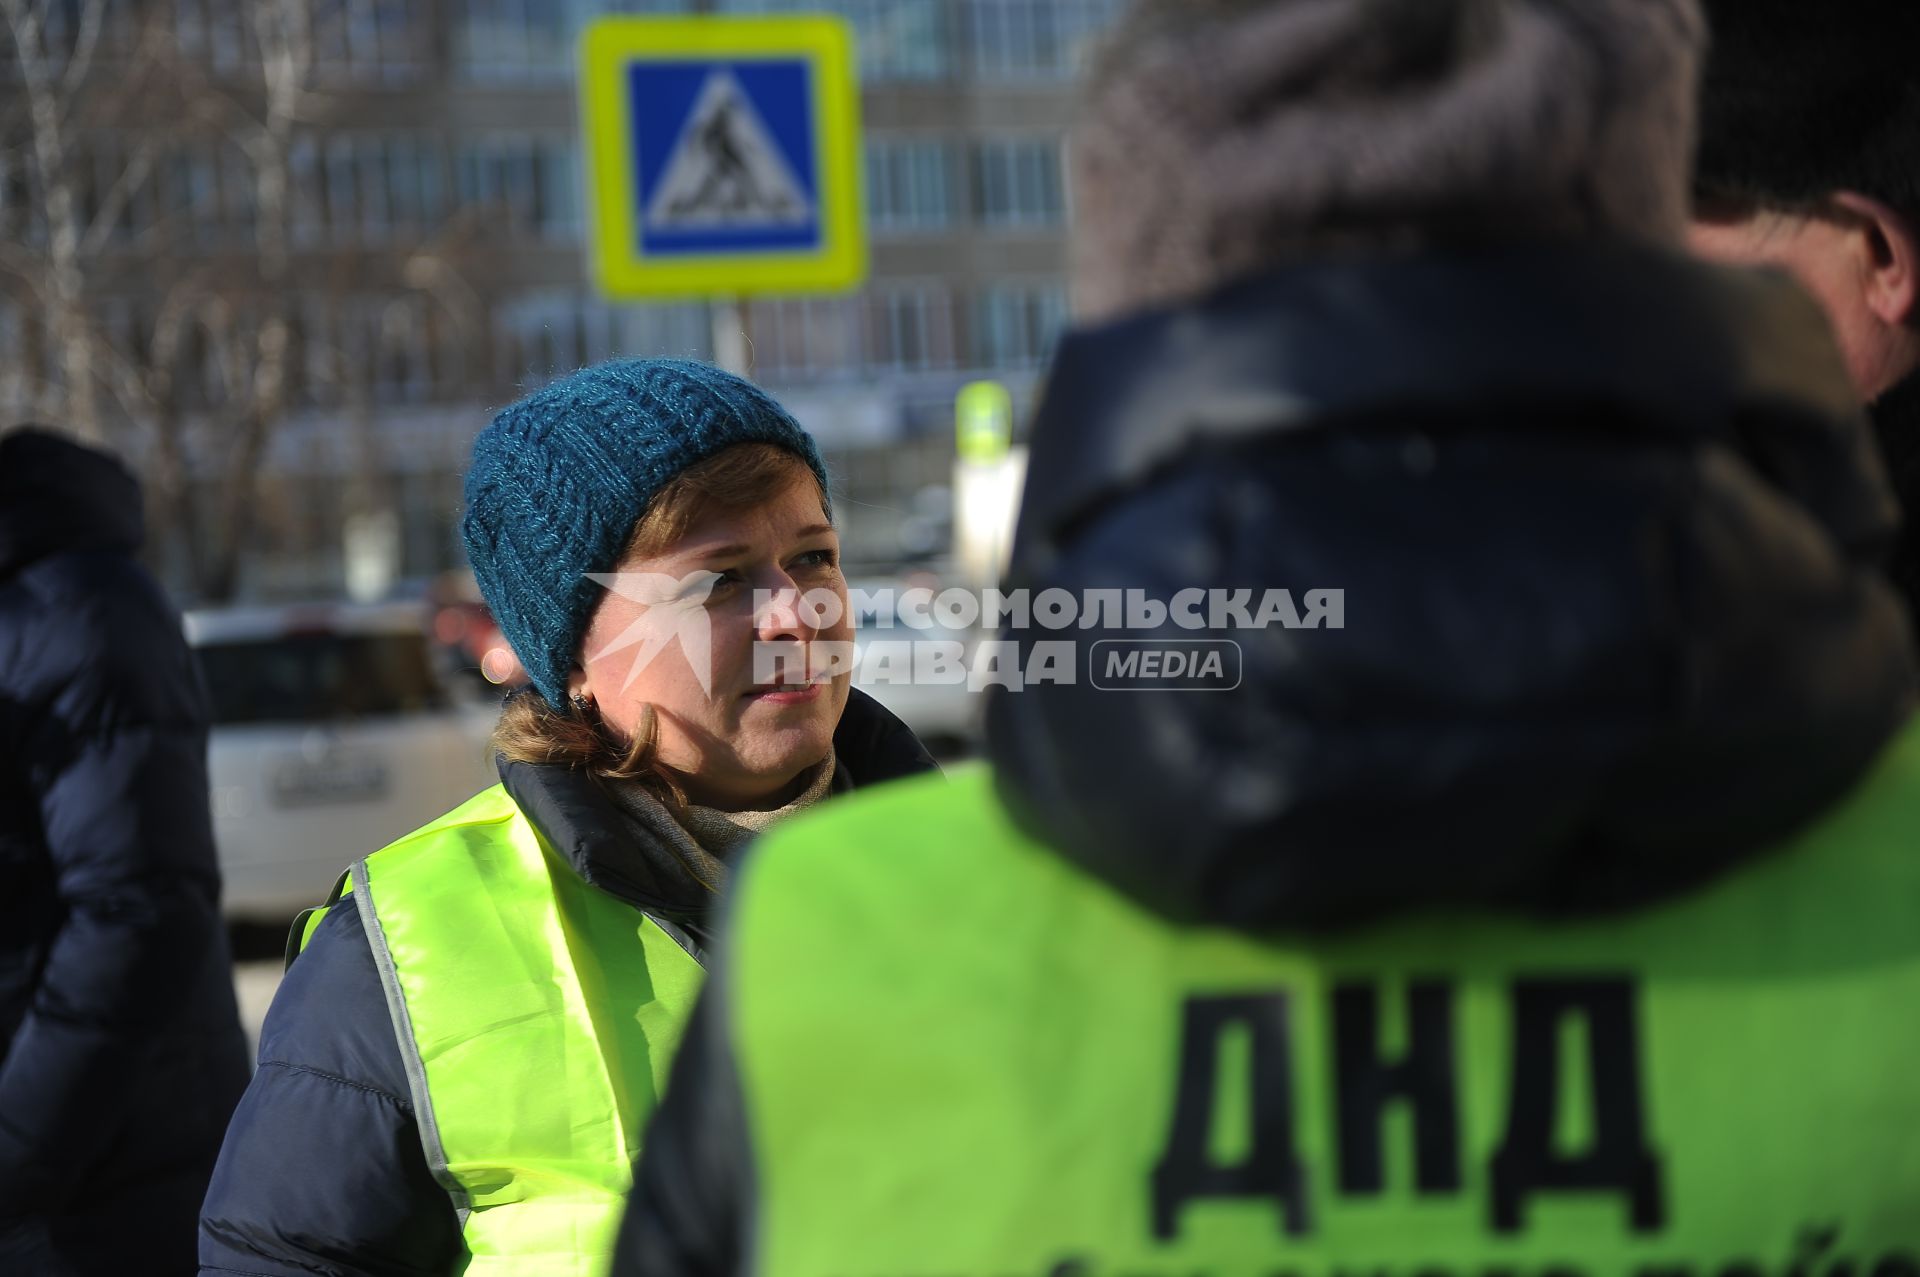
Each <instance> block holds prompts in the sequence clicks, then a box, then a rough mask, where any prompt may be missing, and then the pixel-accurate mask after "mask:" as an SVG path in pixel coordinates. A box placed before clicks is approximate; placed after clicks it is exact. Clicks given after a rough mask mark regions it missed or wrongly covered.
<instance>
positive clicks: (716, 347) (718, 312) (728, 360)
mask: <svg viewBox="0 0 1920 1277" xmlns="http://www.w3.org/2000/svg"><path fill="white" fill-rule="evenodd" d="M708 309H709V310H711V311H712V312H713V362H714V364H715V365H716V366H718V367H720V368H723V369H725V370H726V371H728V372H730V373H734V374H736V375H738V376H741V377H744V376H746V375H747V373H748V365H749V362H750V353H749V348H748V346H747V313H746V307H745V306H744V305H742V304H741V301H740V298H739V297H737V296H727V297H715V298H714V299H713V300H712V301H711V302H709V303H708Z"/></svg>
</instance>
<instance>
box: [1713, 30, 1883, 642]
mask: <svg viewBox="0 0 1920 1277" xmlns="http://www.w3.org/2000/svg"><path fill="white" fill-rule="evenodd" d="M1705 7H1706V13H1707V18H1708V23H1709V26H1710V28H1711V31H1712V45H1711V51H1710V53H1709V56H1708V59H1707V70H1706V75H1705V77H1704V80H1703V87H1702V91H1701V106H1700V153H1699V160H1698V162H1697V164H1696V166H1695V179H1694V186H1695V205H1694V216H1693V227H1692V231H1691V235H1690V240H1691V243H1692V245H1693V247H1694V249H1695V250H1696V251H1698V252H1700V253H1701V254H1703V255H1704V256H1707V257H1709V258H1712V259H1715V260H1719V261H1725V262H1729V263H1736V264H1748V265H1769V266H1776V267H1779V268H1781V269H1783V270H1786V271H1788V272H1790V273H1791V274H1792V275H1793V276H1794V278H1795V279H1797V280H1798V281H1799V282H1800V283H1801V285H1802V286H1803V287H1805V288H1806V289H1807V291H1808V292H1810V293H1812V294H1813V296H1814V298H1815V300H1817V301H1818V302H1819V303H1820V305H1821V308H1822V309H1823V310H1825V312H1826V314H1827V318H1828V321H1829V322H1830V323H1831V324H1832V326H1833V332H1834V336H1835V338H1836V339H1837V340H1838V342H1839V345H1840V352H1841V354H1842V355H1843V356H1844V357H1845V359H1846V362H1847V370H1848V372H1849V373H1850V374H1851V376H1852V379H1853V384H1854V387H1855V389H1857V390H1858V391H1859V393H1860V397H1861V398H1862V399H1863V400H1864V401H1866V403H1867V405H1868V409H1869V413H1870V415H1871V416H1872V419H1873V426H1874V433H1875V434H1876V435H1877V436H1878V438H1879V441H1880V446H1881V449H1882V452H1883V454H1884V455H1885V458H1886V461H1887V466H1888V469H1889V471H1890V473H1891V475H1892V479H1893V486H1894V492H1895V494H1896V495H1897V496H1898V497H1899V498H1900V501H1901V504H1902V505H1903V506H1904V507H1905V508H1906V509H1907V511H1908V513H1909V514H1910V515H1911V514H1912V513H1913V512H1914V511H1915V510H1916V509H1920V5H1914V4H1912V3H1911V2H1910V0H1832V2H1831V3H1825V4H1807V3H1804V2H1803V0H1707V2H1706V6H1705ZM1889 572H1890V575H1891V576H1892V577H1893V580H1894V584H1895V585H1897V586H1899V588H1900V590H1901V592H1902V593H1903V594H1904V595H1905V596H1906V598H1907V600H1908V607H1909V608H1910V609H1911V608H1913V607H1914V606H1915V605H1916V603H1920V523H1916V522H1915V520H1914V519H1912V518H1911V517H1910V518H1909V519H1908V520H1907V523H1906V526H1905V528H1904V530H1903V532H1902V534H1901V536H1900V539H1899V541H1898V543H1897V545H1896V548H1895V550H1894V552H1893V555H1892V558H1891V562H1890V564H1889Z"/></svg>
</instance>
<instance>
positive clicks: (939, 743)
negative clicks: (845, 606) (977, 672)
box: [851, 580, 985, 761]
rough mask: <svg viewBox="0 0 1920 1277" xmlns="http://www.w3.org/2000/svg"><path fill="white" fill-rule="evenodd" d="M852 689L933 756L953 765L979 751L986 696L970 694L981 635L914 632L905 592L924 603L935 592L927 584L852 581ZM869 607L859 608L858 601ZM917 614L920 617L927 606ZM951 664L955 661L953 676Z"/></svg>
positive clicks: (925, 628) (929, 629) (934, 629)
mask: <svg viewBox="0 0 1920 1277" xmlns="http://www.w3.org/2000/svg"><path fill="white" fill-rule="evenodd" d="M851 584H852V586H853V587H856V588H857V589H859V590H860V591H861V593H859V594H856V596H855V614H854V632H853V642H854V649H855V652H856V658H855V660H856V668H855V670H854V677H853V684H854V686H855V687H858V688H859V689H860V690H861V691H863V692H865V693H866V694H867V695H869V696H871V697H873V699H875V700H876V701H879V702H880V703H881V704H882V705H884V706H885V707H886V708H887V709H888V710H890V711H892V713H893V714H894V715H895V716H896V717H898V718H899V719H900V720H901V721H902V722H904V723H906V725H907V726H908V727H911V728H912V729H913V733H914V735H916V736H918V737H919V738H920V740H921V742H922V743H924V744H925V745H926V746H927V748H928V749H929V750H930V751H932V753H933V755H934V757H936V758H940V759H945V760H954V761H957V760H959V759H962V758H966V757H968V756H970V755H972V754H973V753H974V752H975V751H976V750H977V749H978V748H979V743H980V736H981V731H982V722H981V711H982V708H983V707H984V705H985V697H984V695H983V694H982V693H980V692H975V691H970V690H968V688H967V683H966V675H965V670H966V669H967V668H968V667H969V666H970V665H971V662H972V660H973V655H974V649H975V646H976V645H977V643H978V641H979V635H978V634H977V633H976V632H975V631H972V630H956V629H952V628H949V627H947V626H943V625H940V624H937V623H932V618H931V616H930V615H926V616H925V617H924V619H925V620H926V621H928V622H929V623H928V624H923V625H912V624H909V623H908V620H907V618H906V617H904V616H902V615H901V614H900V612H899V608H900V607H901V606H902V605H903V604H904V603H905V602H906V600H905V599H904V597H903V596H904V594H905V592H906V591H907V590H909V589H914V588H917V589H919V591H920V596H919V599H918V602H919V603H921V604H928V603H930V602H931V597H932V595H933V594H934V593H937V587H936V586H935V585H934V584H931V583H929V582H927V581H892V580H882V581H856V582H852V583H851ZM863 600H864V601H865V602H866V603H867V604H868V606H864V607H863V606H861V603H862V601H863ZM916 611H918V612H920V613H925V611H926V609H925V607H919V608H917V609H916ZM950 659H957V660H958V662H959V666H958V672H957V673H956V671H955V669H954V667H953V666H951V665H945V664H942V662H945V661H947V660H950Z"/></svg>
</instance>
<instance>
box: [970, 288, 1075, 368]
mask: <svg viewBox="0 0 1920 1277" xmlns="http://www.w3.org/2000/svg"><path fill="white" fill-rule="evenodd" d="M972 318H973V325H972V327H973V359H974V363H975V364H977V365H978V366H979V367H981V368H986V369H992V368H1032V367H1036V366H1037V365H1039V364H1042V363H1045V362H1046V361H1047V359H1049V358H1050V357H1051V356H1052V354H1053V345H1054V342H1055V341H1057V340H1058V339H1059V336H1060V332H1061V329H1063V328H1064V327H1065V326H1066V321H1067V295H1066V290H1065V289H1063V288H1062V287H1060V286H1059V285H1058V284H1000V285H993V286H989V287H987V288H985V289H983V290H981V291H980V292H978V293H976V294H974V298H973V316H972Z"/></svg>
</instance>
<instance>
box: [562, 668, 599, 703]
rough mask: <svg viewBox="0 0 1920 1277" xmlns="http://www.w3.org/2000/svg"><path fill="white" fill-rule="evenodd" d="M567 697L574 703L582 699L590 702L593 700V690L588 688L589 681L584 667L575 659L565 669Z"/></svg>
mask: <svg viewBox="0 0 1920 1277" xmlns="http://www.w3.org/2000/svg"><path fill="white" fill-rule="evenodd" d="M567 699H568V700H570V701H573V702H575V703H578V702H580V701H583V700H584V701H587V702H589V703H591V702H592V700H593V692H592V690H591V688H590V681H589V680H588V678H587V671H586V667H584V666H583V665H581V664H580V663H579V662H578V661H575V662H574V663H573V664H572V665H571V666H569V667H568V669H567Z"/></svg>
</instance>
